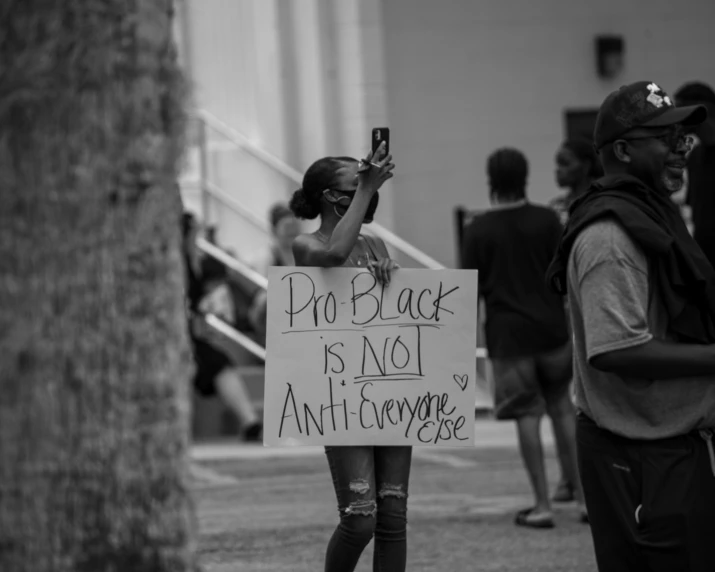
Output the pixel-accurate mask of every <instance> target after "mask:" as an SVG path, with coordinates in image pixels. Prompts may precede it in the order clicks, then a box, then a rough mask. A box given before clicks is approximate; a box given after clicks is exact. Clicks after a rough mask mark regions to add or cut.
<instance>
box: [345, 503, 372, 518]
mask: <svg viewBox="0 0 715 572" xmlns="http://www.w3.org/2000/svg"><path fill="white" fill-rule="evenodd" d="M343 514H344V515H345V516H350V515H360V516H372V517H374V516H375V515H376V514H377V503H376V502H375V501H374V500H367V501H355V502H351V503H350V504H349V505H348V507H347V508H345V509H343Z"/></svg>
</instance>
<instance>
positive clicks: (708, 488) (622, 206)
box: [185, 81, 715, 572]
mask: <svg viewBox="0 0 715 572" xmlns="http://www.w3.org/2000/svg"><path fill="white" fill-rule="evenodd" d="M676 103H677V106H676ZM708 111H710V115H709V118H708ZM714 117H715V93H714V92H713V91H712V89H710V88H709V87H708V86H705V85H704V84H701V83H691V84H687V85H686V86H683V87H682V88H681V89H679V90H678V91H677V92H676V94H675V99H671V98H670V97H669V96H668V95H667V94H666V92H665V91H663V90H662V89H661V87H660V86H659V85H657V84H655V83H652V82H645V81H643V82H636V83H633V84H630V85H627V86H624V87H622V88H620V89H619V90H617V91H615V92H613V93H612V94H610V95H609V96H608V97H607V98H606V100H605V101H604V102H603V104H602V106H601V108H600V111H599V114H598V118H597V121H596V127H595V131H594V134H593V140H583V141H582V140H569V141H565V142H564V143H563V144H562V145H561V146H560V148H559V149H558V150H557V152H556V172H555V174H556V183H557V184H558V186H559V187H561V188H564V189H566V193H565V194H564V195H563V196H560V197H559V198H557V199H556V200H554V201H552V203H550V204H549V205H548V206H539V205H535V204H532V203H530V202H529V200H528V198H527V184H528V172H529V163H528V160H527V158H526V156H525V155H524V153H523V152H521V151H519V150H517V149H513V148H503V149H498V150H496V151H495V152H494V153H492V154H491V155H490V157H489V158H488V160H487V169H486V171H487V182H488V186H489V191H490V199H491V203H492V208H490V209H489V210H488V211H486V212H484V213H482V214H479V215H478V216H475V217H474V218H473V219H472V221H471V222H470V224H469V227H468V228H467V229H466V231H465V233H464V239H463V243H462V249H463V252H462V253H461V260H462V264H463V266H464V267H465V268H473V269H477V270H478V271H479V293H480V296H481V297H482V298H483V300H484V302H485V308H486V312H485V315H484V316H482V317H481V319H483V320H485V331H486V343H487V349H488V353H489V356H490V360H491V363H492V368H493V374H494V413H495V417H496V418H497V419H503V420H513V421H514V422H515V424H516V427H517V435H518V438H519V446H520V452H521V455H522V459H523V463H524V467H525V469H526V472H527V475H528V477H529V481H530V483H531V487H532V491H533V495H534V502H533V505H532V506H530V507H528V508H526V509H524V510H521V511H519V512H518V514H517V515H516V516H515V523H516V524H517V525H519V526H525V527H532V528H553V527H554V526H555V525H556V522H555V519H554V514H553V511H552V508H551V503H552V502H572V501H575V502H576V503H577V504H578V506H579V512H578V515H579V519H580V520H581V521H582V522H584V523H588V524H590V527H591V533H592V536H593V540H594V546H595V552H596V559H597V563H598V567H599V570H601V571H608V572H619V571H642V572H646V571H661V570H662V571H664V572H665V571H669V572H670V571H674V570H678V571H690V572H712V571H713V570H715V551H713V550H712V549H711V547H710V540H711V539H712V538H715V449H714V446H713V437H714V435H713V432H714V430H715V270H714V269H713V263H715V225H713V224H712V221H711V217H713V215H715V127H714V126H715V121H714V119H713V118H714ZM394 168H395V165H394V163H393V161H392V157H391V156H390V155H389V154H388V153H386V152H384V144H383V145H382V146H381V147H380V148H379V149H378V150H377V151H376V152H375V154H374V156H373V154H369V155H368V156H367V157H366V158H365V159H363V160H356V159H353V158H350V157H325V158H323V159H320V160H318V161H316V162H315V163H313V164H312V165H311V166H310V167H309V168H308V170H307V171H306V172H305V175H304V178H303V185H302V188H301V189H299V190H298V191H296V192H295V194H294V195H293V197H292V199H291V202H290V206H289V207H287V206H285V205H280V206H277V207H276V208H274V209H273V210H272V211H271V227H272V229H273V234H274V245H273V247H272V248H271V250H270V253H269V254H268V255H267V256H266V258H265V261H264V263H263V265H262V266H261V265H258V266H257V268H259V269H260V271H262V272H264V271H265V269H266V268H267V267H268V266H270V265H297V266H319V267H340V266H342V267H358V266H364V267H365V268H368V269H370V270H371V271H373V272H374V273H375V275H376V277H377V278H378V279H379V280H381V281H386V282H387V281H389V277H390V274H391V273H392V272H395V271H399V270H398V269H399V266H398V265H397V263H396V262H395V261H394V260H392V259H391V258H390V256H389V253H388V251H387V248H386V247H385V245H384V244H383V243H382V241H381V240H379V239H376V238H374V237H371V236H368V235H364V234H361V229H362V225H363V224H367V223H369V222H371V221H372V219H373V217H374V215H375V212H376V210H377V208H378V204H379V189H380V188H381V186H382V184H383V183H384V182H385V181H387V180H389V179H390V178H391V177H392V176H393V170H394ZM316 218H317V219H319V222H320V225H319V228H318V229H317V230H316V231H315V232H312V233H302V234H301V233H300V225H299V223H298V219H316ZM185 222H186V218H185ZM189 226H190V225H189ZM186 232H187V229H186V224H185V233H186ZM189 242H190V241H189ZM190 251H191V248H190V247H189V246H187V260H188V261H189V264H188V266H189V267H190V268H192V269H191V270H190V271H189V276H190V281H189V285H190V288H189V297H190V299H191V307H192V309H193V310H194V311H195V313H196V314H197V315H201V314H202V313H205V312H212V313H219V314H220V313H221V312H222V308H223V312H224V315H226V316H229V314H230V313H231V312H226V308H225V307H224V306H225V303H226V302H225V301H226V300H227V299H233V300H234V301H235V300H237V299H239V298H240V297H239V296H237V295H234V296H233V297H231V296H226V295H225V291H226V288H224V289H223V290H222V288H221V285H223V284H228V283H229V282H230V280H229V279H228V278H227V277H226V276H225V274H221V273H220V272H217V271H216V272H212V271H211V270H210V268H204V269H202V270H201V271H200V274H199V270H197V269H196V268H197V265H196V264H195V262H194V263H193V266H191V264H192V262H191V252H190ZM198 276H201V279H199V278H198ZM222 291H223V292H224V294H222V295H219V294H218V292H222ZM221 300H223V301H221ZM247 300H248V301H247V303H244V306H246V307H247V311H246V316H247V324H248V325H249V327H250V328H253V329H254V330H255V331H256V332H257V335H259V336H260V335H263V336H265V306H266V299H265V295H264V294H263V293H261V292H252V293H251V294H250V295H248V297H247ZM222 304H224V306H222ZM237 321H238V320H237V319H236V317H235V310H234V323H236V322H237ZM196 331H198V328H197V329H196ZM193 336H194V346H195V348H196V350H197V351H196V357H197V363H198V364H199V368H198V373H197V378H196V387H197V390H198V391H200V392H202V393H204V394H209V393H211V392H218V393H219V394H220V395H221V396H222V397H223V398H224V400H225V401H226V402H227V403H230V402H231V399H232V397H231V395H234V396H236V395H238V394H239V393H240V391H238V390H236V389H235V387H234V389H233V390H228V389H227V386H229V385H232V384H233V385H235V386H238V385H240V383H237V382H235V381H232V382H228V381H226V379H227V378H228V374H227V373H225V372H227V371H230V367H229V365H228V364H227V363H226V360H221V359H218V358H216V356H215V355H212V353H211V352H210V351H208V350H206V349H205V348H204V347H203V344H204V340H203V339H202V337H201V336H200V335H198V334H193ZM208 379H210V380H211V382H210V383H208V382H206V380H208ZM231 379H235V377H233V378H231ZM239 410H240V408H239V407H238V406H236V413H237V415H239V416H243V418H244V419H245V420H246V421H244V423H245V424H248V427H249V428H250V427H252V426H253V425H252V423H253V422H252V421H251V419H252V418H251V415H250V413H248V412H246V411H242V412H240V413H239ZM545 415H548V416H549V418H550V419H551V422H552V424H553V430H554V437H555V441H556V447H557V453H558V460H559V467H560V472H561V475H560V480H559V484H558V486H557V488H556V490H555V491H553V493H552V494H549V491H548V487H547V478H546V471H545V462H544V453H543V446H542V443H541V437H540V424H541V420H542V418H543V417H544V416H545ZM326 456H327V461H328V467H329V470H330V473H331V475H332V479H333V484H334V489H335V495H336V499H337V504H338V512H339V517H340V520H339V523H338V526H337V528H336V529H335V531H334V533H333V535H332V537H331V538H330V540H329V542H328V545H327V550H326V559H325V570H326V572H337V571H341V572H349V571H351V570H354V569H355V567H356V566H357V562H358V560H359V559H360V556H361V554H362V552H363V550H364V548H365V546H366V545H367V544H368V542H369V541H370V540H371V539H373V538H374V541H375V551H374V560H373V570H375V571H379V570H390V571H395V572H400V571H404V570H405V565H406V564H405V563H406V554H407V499H408V489H409V477H410V469H411V448H410V447H382V446H374V447H372V446H370V447H368V446H363V447H357V446H351V447H326Z"/></svg>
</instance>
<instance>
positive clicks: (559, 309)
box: [462, 203, 569, 359]
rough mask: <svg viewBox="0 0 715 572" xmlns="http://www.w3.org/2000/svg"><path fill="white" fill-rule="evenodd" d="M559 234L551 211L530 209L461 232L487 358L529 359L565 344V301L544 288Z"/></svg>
mask: <svg viewBox="0 0 715 572" xmlns="http://www.w3.org/2000/svg"><path fill="white" fill-rule="evenodd" d="M561 231H562V227H561V222H560V221H559V218H558V216H557V215H556V213H554V211H553V210H551V209H549V208H547V207H543V206H538V205H533V204H530V203H519V204H516V205H509V206H506V207H499V208H495V209H492V210H489V211H486V212H484V213H482V214H480V215H477V216H475V217H474V218H473V219H472V222H471V223H470V224H469V226H468V227H467V229H466V230H465V234H464V241H463V246H462V249H463V253H462V262H463V266H464V268H468V269H477V270H478V271H479V294H480V296H482V297H483V298H484V302H485V307H486V314H487V315H486V323H485V333H486V342H487V351H488V352H489V356H490V357H493V358H501V359H503V358H515V357H527V356H532V355H537V354H540V353H545V352H549V351H552V350H554V349H557V348H559V347H561V346H563V345H564V344H566V343H567V342H568V338H569V335H568V329H567V324H566V313H565V311H564V300H563V298H562V297H561V296H559V295H557V294H555V293H553V292H552V291H551V290H550V289H549V288H548V287H547V285H546V270H547V268H548V267H549V263H550V262H551V259H552V258H553V256H554V253H555V252H556V247H557V246H558V243H559V238H560V236H561Z"/></svg>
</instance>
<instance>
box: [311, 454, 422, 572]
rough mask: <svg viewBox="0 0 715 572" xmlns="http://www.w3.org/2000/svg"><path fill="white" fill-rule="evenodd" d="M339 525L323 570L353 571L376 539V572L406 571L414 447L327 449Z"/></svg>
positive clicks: (374, 571)
mask: <svg viewBox="0 0 715 572" xmlns="http://www.w3.org/2000/svg"><path fill="white" fill-rule="evenodd" d="M325 454H326V456H327V457H328V464H329V465H330V473H331V475H332V477H333V486H334V487H335V494H336V496H337V498H338V510H339V512H340V524H338V527H337V528H336V529H335V532H334V533H333V536H332V537H331V539H330V543H329V544H328V550H327V553H326V556H325V572H352V571H353V570H355V567H356V566H357V563H358V560H359V559H360V555H361V554H362V552H363V550H364V549H365V547H366V546H367V545H368V543H369V542H370V539H371V538H372V537H373V535H374V536H375V552H374V557H373V561H372V569H373V572H388V571H389V572H404V570H405V565H406V560H407V488H408V482H409V480H410V465H411V463H412V447H326V448H325Z"/></svg>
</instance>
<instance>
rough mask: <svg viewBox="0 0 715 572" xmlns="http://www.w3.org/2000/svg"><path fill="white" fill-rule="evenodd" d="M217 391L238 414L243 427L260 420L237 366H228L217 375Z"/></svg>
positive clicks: (225, 402)
mask: <svg viewBox="0 0 715 572" xmlns="http://www.w3.org/2000/svg"><path fill="white" fill-rule="evenodd" d="M216 391H217V393H218V395H219V397H220V398H221V400H222V401H223V402H224V404H225V405H226V406H227V407H228V408H229V409H230V410H231V411H232V412H233V413H234V414H235V415H236V417H237V418H238V422H239V424H240V426H241V428H242V429H245V428H248V427H251V426H255V425H256V424H258V423H259V422H260V419H259V418H258V415H256V411H255V410H254V409H253V404H252V403H251V398H250V397H249V395H248V391H247V390H246V384H245V382H244V381H243V378H242V377H241V374H240V373H238V370H236V368H233V367H231V368H226V369H224V370H223V371H222V372H221V373H219V374H218V376H216Z"/></svg>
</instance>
